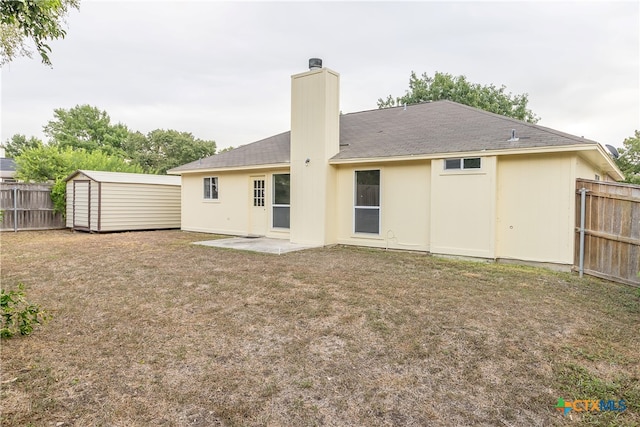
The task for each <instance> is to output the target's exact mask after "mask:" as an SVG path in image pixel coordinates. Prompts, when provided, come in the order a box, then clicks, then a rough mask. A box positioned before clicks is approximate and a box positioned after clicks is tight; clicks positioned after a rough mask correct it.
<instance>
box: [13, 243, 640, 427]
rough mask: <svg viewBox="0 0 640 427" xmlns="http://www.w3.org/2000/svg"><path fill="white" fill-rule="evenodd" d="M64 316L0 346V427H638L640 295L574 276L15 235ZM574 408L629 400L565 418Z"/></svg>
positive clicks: (34, 293) (384, 258)
mask: <svg viewBox="0 0 640 427" xmlns="http://www.w3.org/2000/svg"><path fill="white" fill-rule="evenodd" d="M1 238H2V276H1V278H2V285H3V287H4V286H6V287H9V288H11V287H14V286H17V284H18V283H19V282H23V283H25V285H26V289H27V294H28V297H29V299H31V300H33V301H34V302H37V303H38V304H40V305H41V306H43V308H45V309H46V310H47V311H48V312H49V313H50V314H51V315H52V319H51V320H50V321H49V323H48V324H46V325H45V326H43V327H38V328H37V329H36V331H35V332H34V334H33V335H32V336H31V337H27V338H18V339H11V340H5V341H3V342H2V376H1V380H2V392H1V399H2V425H15V426H19V425H20V426H22V425H33V426H49V425H56V424H57V423H64V425H65V426H87V425H105V426H107V425H109V426H148V425H161V426H163V425H164V426H215V425H222V426H236V425H237V426H241V425H242V426H244V425H250V426H262V425H265V426H278V425H301V426H305V425H309V426H312V425H327V426H343V425H363V426H376V425H379V426H387V425H398V426H410V425H415V426H423V425H506V426H520V425H528V426H531V425H573V424H575V422H576V421H581V422H584V423H590V424H594V425H612V424H617V425H629V426H630V425H637V424H638V423H639V422H640V415H639V414H640V386H639V385H638V378H640V368H639V366H640V356H639V355H638V352H637V349H638V348H640V339H639V334H638V330H639V326H640V298H639V295H638V293H637V291H636V290H634V289H632V288H628V287H625V286H619V285H616V284H612V283H608V282H604V281H600V280H595V279H590V278H587V279H584V280H579V279H578V278H576V277H575V276H572V275H570V274H559V273H553V272H549V271H545V270H540V269H534V268H527V267H518V266H503V265H487V264H478V263H469V262H460V261H451V260H443V259H438V258H434V257H430V256H426V255H424V254H416V253H403V252H385V251H381V250H369V249H358V248H345V247H333V248H325V249H314V250H307V251H302V252H293V253H289V254H284V255H280V256H277V255H269V254H259V253H251V252H240V251H233V250H226V249H217V248H211V247H204V246H198V245H192V244H191V242H194V241H199V240H206V239H209V238H210V236H206V235H200V234H194V233H185V232H179V231H162V232H138V233H118V234H107V235H90V234H83V233H71V232H68V231H55V232H38V233H17V234H13V233H3V234H2V236H1ZM558 397H563V398H565V399H574V398H582V399H609V398H611V399H614V398H615V399H626V400H627V404H628V406H629V409H628V410H627V411H626V412H624V413H622V414H613V413H603V414H597V415H594V416H588V415H587V416H580V415H577V416H576V415H574V416H573V418H572V419H569V418H568V417H567V418H563V417H562V416H561V415H560V414H559V413H558V412H557V411H556V410H555V409H554V405H555V403H556V401H557V399H558Z"/></svg>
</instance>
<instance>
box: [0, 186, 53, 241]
mask: <svg viewBox="0 0 640 427" xmlns="http://www.w3.org/2000/svg"><path fill="white" fill-rule="evenodd" d="M0 210H1V211H2V217H1V218H2V220H1V221H0V231H24V230H52V229H57V228H65V222H64V218H63V217H62V215H61V214H59V213H55V212H54V211H53V202H52V201H51V185H49V184H23V183H0Z"/></svg>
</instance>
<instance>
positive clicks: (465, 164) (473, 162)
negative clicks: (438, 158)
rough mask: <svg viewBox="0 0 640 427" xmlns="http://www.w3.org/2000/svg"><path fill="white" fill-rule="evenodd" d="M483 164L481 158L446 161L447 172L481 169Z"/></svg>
mask: <svg viewBox="0 0 640 427" xmlns="http://www.w3.org/2000/svg"><path fill="white" fill-rule="evenodd" d="M481 166H482V163H481V161H480V157H466V158H459V159H445V160H444V168H445V170H456V169H458V170H460V169H480V168H481Z"/></svg>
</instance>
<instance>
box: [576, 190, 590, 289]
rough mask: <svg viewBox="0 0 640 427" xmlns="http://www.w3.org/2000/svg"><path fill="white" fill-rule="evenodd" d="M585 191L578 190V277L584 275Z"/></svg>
mask: <svg viewBox="0 0 640 427" xmlns="http://www.w3.org/2000/svg"><path fill="white" fill-rule="evenodd" d="M587 191H589V190H587V189H586V188H584V187H582V188H581V189H580V255H579V267H578V268H579V270H578V271H579V277H582V276H583V275H584V222H585V216H586V205H587Z"/></svg>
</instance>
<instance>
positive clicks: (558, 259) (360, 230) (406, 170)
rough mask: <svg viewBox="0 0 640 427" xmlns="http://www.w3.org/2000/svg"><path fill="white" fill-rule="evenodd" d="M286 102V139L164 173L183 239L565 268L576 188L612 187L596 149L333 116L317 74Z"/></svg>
mask: <svg viewBox="0 0 640 427" xmlns="http://www.w3.org/2000/svg"><path fill="white" fill-rule="evenodd" d="M310 62H311V61H310ZM291 89H292V93H291V131H290V132H285V133H282V134H279V135H275V136H272V137H269V138H266V139H263V140H261V141H257V142H254V143H252V144H248V145H244V146H241V147H239V148H236V149H234V150H231V151H228V152H224V153H221V154H217V155H215V156H211V157H208V158H205V159H201V160H198V161H195V162H192V163H189V164H186V165H183V166H180V167H177V168H175V169H173V170H171V171H169V173H172V174H179V175H181V176H182V229H183V230H189V231H199V232H206V233H222V234H229V235H239V236H248V235H259V236H268V237H273V238H279V239H289V240H290V241H292V242H294V243H300V244H308V245H330V244H347V245H361V246H370V247H378V248H394V249H409V250H417V251H426V252H430V253H434V254H444V255H456V256H464V257H476V258H485V259H491V260H507V259H515V260H523V261H531V262H540V263H551V264H555V265H559V266H569V265H571V264H572V262H573V251H574V235H575V229H574V226H575V224H574V221H575V206H574V204H575V180H576V178H589V179H601V180H619V179H622V174H621V172H620V170H619V169H617V168H616V166H615V164H614V163H613V161H612V160H611V158H610V156H609V155H608V154H607V152H606V151H605V150H604V149H603V147H602V146H600V144H598V143H597V142H595V141H590V140H587V139H584V138H581V137H577V136H573V135H569V134H566V133H563V132H560V131H556V130H553V129H549V128H545V127H542V126H537V125H533V124H530V123H525V122H521V121H518V120H514V119H511V118H508V117H503V116H500V115H496V114H492V113H488V112H486V111H482V110H479V109H475V108H471V107H468V106H465V105H461V104H457V103H454V102H450V101H437V102H431V103H423V104H418V105H408V106H406V107H397V108H389V109H381V110H371V111H362V112H357V113H350V114H341V113H340V109H339V75H338V73H336V72H335V71H332V70H330V69H328V68H321V67H312V68H311V69H310V70H309V71H307V72H304V73H301V74H296V75H294V76H292V77H291Z"/></svg>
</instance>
